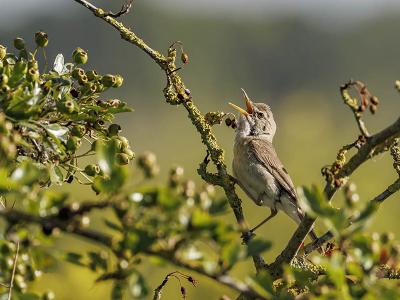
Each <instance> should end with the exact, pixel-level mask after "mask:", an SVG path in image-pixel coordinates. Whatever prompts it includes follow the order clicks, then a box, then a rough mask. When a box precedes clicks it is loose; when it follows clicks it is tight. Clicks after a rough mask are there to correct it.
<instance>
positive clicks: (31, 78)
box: [26, 68, 39, 81]
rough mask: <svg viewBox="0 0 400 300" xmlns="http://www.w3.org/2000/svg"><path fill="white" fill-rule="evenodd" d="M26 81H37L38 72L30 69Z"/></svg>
mask: <svg viewBox="0 0 400 300" xmlns="http://www.w3.org/2000/svg"><path fill="white" fill-rule="evenodd" d="M26 78H27V79H28V81H37V80H38V79H39V72H38V70H37V69H34V68H30V69H29V70H28V72H27V73H26Z"/></svg>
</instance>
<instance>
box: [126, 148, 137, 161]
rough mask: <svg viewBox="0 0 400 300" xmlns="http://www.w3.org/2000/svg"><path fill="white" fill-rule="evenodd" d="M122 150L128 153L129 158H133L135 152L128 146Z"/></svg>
mask: <svg viewBox="0 0 400 300" xmlns="http://www.w3.org/2000/svg"><path fill="white" fill-rule="evenodd" d="M123 151H124V153H125V154H126V155H128V157H129V159H134V158H135V153H134V152H133V151H132V150H131V149H130V148H124V149H123Z"/></svg>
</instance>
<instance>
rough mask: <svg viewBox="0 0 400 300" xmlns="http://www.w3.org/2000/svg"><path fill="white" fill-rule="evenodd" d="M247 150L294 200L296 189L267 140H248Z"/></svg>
mask: <svg viewBox="0 0 400 300" xmlns="http://www.w3.org/2000/svg"><path fill="white" fill-rule="evenodd" d="M249 151H250V154H251V155H253V156H254V157H255V158H256V159H257V160H258V161H259V162H260V163H261V164H263V165H264V166H265V168H267V170H268V171H269V172H270V173H271V174H272V176H274V178H275V179H276V181H277V182H278V184H279V185H280V186H281V187H282V188H283V189H284V190H285V191H286V192H287V194H288V195H289V196H290V198H292V199H291V200H292V201H294V202H296V199H297V195H296V191H295V188H294V185H293V182H292V179H291V178H290V176H289V174H288V172H287V171H286V169H285V168H284V166H283V164H282V163H281V161H280V160H279V158H278V155H277V154H276V152H275V149H274V147H273V145H272V143H270V142H269V141H266V140H262V139H252V140H250V141H249Z"/></svg>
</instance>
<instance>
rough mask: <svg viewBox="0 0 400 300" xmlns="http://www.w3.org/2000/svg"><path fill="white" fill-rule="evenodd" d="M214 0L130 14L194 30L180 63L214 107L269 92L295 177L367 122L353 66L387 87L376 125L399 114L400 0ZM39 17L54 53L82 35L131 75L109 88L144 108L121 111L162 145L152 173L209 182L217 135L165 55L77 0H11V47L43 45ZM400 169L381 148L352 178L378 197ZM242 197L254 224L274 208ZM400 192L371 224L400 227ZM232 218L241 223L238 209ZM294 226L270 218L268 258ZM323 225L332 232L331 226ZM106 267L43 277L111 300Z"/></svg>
mask: <svg viewBox="0 0 400 300" xmlns="http://www.w3.org/2000/svg"><path fill="white" fill-rule="evenodd" d="M214 2H216V1H214ZM214 2H212V1H200V3H197V2H194V1H183V0H171V1H168V0H162V1H161V0H158V1H157V0H151V1H150V0H149V1H140V0H137V1H135V4H134V8H133V10H132V11H131V13H130V14H129V15H127V16H124V17H122V18H121V20H122V21H123V22H124V23H125V24H126V25H128V26H130V27H131V28H133V29H134V31H135V32H136V33H137V34H139V35H140V36H141V37H143V38H144V39H145V40H146V41H147V42H148V43H149V44H150V45H151V46H152V47H154V48H155V49H159V50H163V51H164V52H165V51H166V49H167V48H168V46H169V45H170V44H171V43H172V42H174V41H176V40H180V41H182V42H183V44H184V49H185V51H186V52H187V53H188V54H189V57H190V63H189V64H188V65H187V66H185V67H184V68H183V69H182V70H181V71H179V72H180V73H181V75H182V76H183V78H184V80H185V82H186V84H187V86H188V87H189V88H190V90H191V92H192V94H193V97H194V101H195V102H196V103H197V104H198V106H199V107H200V109H201V110H202V112H204V113H205V112H207V111H217V110H219V111H226V112H228V111H230V108H229V107H228V105H227V102H228V101H232V102H235V103H237V104H239V103H242V102H241V92H240V88H241V87H243V88H245V89H246V90H247V92H248V94H249V95H250V97H252V98H253V100H255V101H260V102H266V103H268V104H270V106H271V107H272V110H273V112H274V115H275V119H276V121H277V123H278V131H277V135H276V138H275V145H276V148H277V151H278V153H279V155H280V157H281V160H282V161H283V162H284V164H285V165H286V168H287V169H288V170H289V172H290V174H291V176H292V178H293V181H294V182H295V184H296V185H298V186H300V185H310V184H312V183H317V184H319V185H320V186H322V185H323V179H322V177H321V175H320V169H321V167H322V166H324V165H326V164H329V163H331V162H332V161H333V160H334V159H335V155H336V153H337V150H338V149H339V148H340V147H341V146H342V145H344V144H346V143H349V142H352V141H353V140H354V139H355V137H356V136H357V135H358V131H357V127H356V125H355V123H354V121H353V119H352V114H351V112H350V111H349V110H348V109H347V108H346V107H345V106H344V105H343V104H342V101H341V98H340V96H339V86H340V85H341V84H342V83H344V82H345V81H347V80H348V79H350V78H353V79H358V80H362V81H364V82H365V83H367V86H368V88H369V90H370V91H371V92H372V93H373V94H374V95H376V96H378V98H379V99H380V100H381V105H380V107H379V110H378V113H377V115H376V116H374V117H370V116H368V117H367V118H366V120H367V124H368V127H369V129H370V131H371V132H374V131H376V130H379V128H381V127H383V126H385V125H388V124H390V123H391V122H393V121H394V120H395V119H396V118H397V117H398V115H399V111H400V95H398V93H397V92H396V90H395V89H394V88H393V87H394V81H395V80H396V79H400V59H399V57H400V56H399V54H400V40H399V38H398V32H399V28H400V18H399V16H400V5H399V4H397V3H396V1H389V0H388V1H380V4H379V5H378V4H377V3H376V1H358V0H351V1H320V2H321V3H320V2H318V1H313V0H307V1H299V3H300V2H301V4H299V3H297V2H296V1H278V0H275V1H273V0H270V1H256V0H253V1H239V0H237V1H219V2H218V3H214ZM322 2H323V4H322ZM95 3H96V5H99V6H102V7H107V8H110V9H114V10H117V9H118V7H119V5H120V1H95ZM37 30H44V31H46V32H47V33H48V34H49V36H50V41H51V42H50V45H49V47H48V49H47V56H48V57H49V60H50V61H51V62H52V61H53V60H54V58H55V56H56V54H57V53H63V54H64V55H65V56H66V57H70V55H71V53H72V51H73V49H74V48H75V47H77V46H80V47H82V48H84V49H87V50H88V52H89V65H88V68H90V67H93V68H96V69H97V70H98V71H99V72H100V73H120V74H122V75H123V76H124V78H125V84H124V86H123V87H122V88H120V89H118V91H110V92H109V96H110V97H113V98H121V99H124V100H126V101H127V102H128V103H129V104H130V105H131V107H133V108H134V109H135V111H134V112H133V113H128V114H124V115H121V116H119V119H118V120H117V122H118V123H120V124H121V125H122V127H123V135H125V136H127V137H128V138H129V139H130V141H131V145H132V146H133V149H134V150H135V152H136V153H141V152H143V151H145V150H151V151H153V152H154V153H156V155H157V156H158V160H159V163H160V165H161V168H162V172H161V174H160V175H159V176H158V178H157V179H156V180H155V181H154V182H153V183H155V184H158V183H162V182H163V181H164V180H165V179H166V178H167V174H168V169H169V167H171V166H173V165H181V166H183V167H184V168H185V170H186V176H188V177H192V178H194V179H195V181H196V182H197V183H198V184H202V183H201V181H200V179H199V177H198V176H197V174H196V171H195V170H196V168H197V166H198V163H199V162H200V161H201V160H202V159H203V158H204V155H205V151H204V147H203V146H202V144H201V143H200V139H199V136H198V134H197V132H196V131H195V130H194V128H193V127H192V125H191V124H190V122H189V121H188V119H187V118H186V112H185V111H184V109H183V108H181V107H173V106H170V105H167V104H165V102H164V99H163V95H162V89H163V88H164V86H165V78H164V74H163V73H162V72H160V69H159V67H158V66H157V65H156V64H155V63H153V62H152V61H151V60H150V59H149V58H148V57H147V56H146V55H145V54H144V53H142V52H141V51H139V50H138V49H136V48H135V47H133V46H132V45H130V44H128V43H126V42H124V41H122V40H121V39H120V37H119V35H118V34H117V32H116V31H114V30H113V29H112V28H111V27H110V26H108V25H107V24H105V23H104V22H102V21H101V20H98V19H96V18H95V17H93V16H92V14H91V13H89V12H88V11H87V10H86V9H84V8H83V7H81V6H79V5H77V4H76V3H75V2H74V1H72V0H70V1H50V0H41V1H39V0H35V1H32V0H30V1H15V0H2V1H1V3H0V43H1V44H5V45H7V46H10V47H11V44H12V40H13V38H14V37H16V36H22V37H23V38H25V39H26V40H27V41H29V42H30V43H31V45H33V42H32V36H33V34H34V32H36V31H37ZM214 128H215V131H216V134H217V136H218V139H219V141H220V144H221V145H222V146H223V147H224V149H226V160H227V162H229V164H230V161H231V158H232V152H231V148H232V143H233V131H232V130H230V129H228V128H227V127H226V126H216V127H214ZM132 176H133V179H132V181H135V179H134V178H135V176H136V178H138V177H139V176H140V175H139V174H137V172H136V171H135V170H134V167H132ZM394 178H395V174H394V171H393V170H392V168H391V161H390V157H388V156H387V155H385V156H379V157H376V158H374V160H373V161H371V162H369V163H368V164H366V165H365V166H363V167H362V168H361V169H360V170H359V171H357V172H356V173H355V174H354V176H353V178H352V179H353V181H354V182H355V183H356V184H357V186H358V191H359V194H360V197H361V201H367V200H369V199H371V198H372V197H373V196H374V195H376V194H377V193H378V192H379V191H381V190H383V189H384V188H385V187H386V186H387V185H389V184H390V183H391V182H392V181H393V179H394ZM82 189H84V188H82V186H79V190H78V189H77V188H76V187H75V188H74V187H72V188H71V187H70V186H69V187H67V188H66V190H68V191H70V192H71V193H72V195H73V198H74V199H75V200H85V199H90V197H92V196H94V194H93V193H92V192H91V191H90V190H89V189H87V190H86V189H84V190H82ZM241 196H242V197H243V199H244V200H245V201H244V209H245V213H246V216H247V219H248V220H250V223H251V225H254V224H255V223H258V221H259V220H261V219H262V218H264V217H265V216H266V214H267V213H269V212H268V211H267V210H266V209H262V208H259V207H256V206H254V205H253V204H252V203H250V202H249V201H248V200H247V199H246V197H245V196H244V195H243V194H242V193H241ZM339 198H340V194H338V195H337V198H336V199H339ZM399 201H400V196H398V195H396V196H394V197H392V198H390V199H389V200H388V201H387V202H386V203H385V204H384V206H383V207H382V208H381V210H380V211H379V213H378V216H377V217H376V218H375V219H374V220H373V223H372V224H371V227H370V230H371V231H392V232H394V233H395V234H396V235H397V236H399V234H400V227H399V226H398V208H399V203H398V202H399ZM334 203H335V202H334ZM336 203H337V204H338V203H340V202H339V201H337V200H336ZM227 220H229V221H230V222H233V216H231V215H229V216H227ZM294 229H295V225H294V224H293V223H292V221H291V220H289V219H288V218H287V217H286V216H284V215H282V214H279V215H278V217H277V218H275V219H273V220H272V221H271V222H269V223H268V224H267V225H265V226H264V227H262V228H261V229H260V231H259V232H258V234H259V235H261V236H263V237H265V238H266V239H270V240H272V241H273V243H274V247H273V250H272V251H270V252H268V253H267V254H266V257H267V259H268V258H270V259H271V258H272V257H273V256H274V255H275V254H277V253H278V251H279V250H280V249H281V247H282V246H283V245H284V243H285V242H286V241H287V239H288V238H289V236H290V235H291V233H292V232H293V230H294ZM318 230H319V233H322V230H323V226H321V225H320V227H319V228H318ZM87 247H89V245H88V244H87V243H86V242H85V241H82V240H77V239H75V238H73V237H65V236H61V237H60V238H59V239H58V241H57V244H56V245H51V246H49V249H50V250H52V251H53V250H54V252H57V250H58V249H67V250H69V251H73V250H81V249H85V248H87ZM174 269H176V268H174V267H167V268H159V267H154V266H150V265H149V266H147V267H146V268H144V270H143V271H144V274H145V275H146V277H147V278H149V280H150V281H149V283H150V286H151V288H154V287H155V286H157V285H158V284H159V283H161V281H162V279H163V277H164V276H165V275H166V274H167V273H168V272H169V271H171V270H174ZM252 271H253V267H252V265H251V264H247V263H243V264H242V265H240V266H239V267H238V268H237V270H236V271H235V273H236V275H237V276H238V277H239V278H244V277H245V275H246V274H247V273H250V272H252ZM95 277H96V275H95V274H91V273H89V272H88V271H86V270H82V269H80V268H78V267H74V266H71V265H67V264H59V266H58V268H57V269H56V270H54V272H53V273H48V274H45V275H44V276H43V278H42V279H41V280H40V282H39V283H38V284H37V286H35V288H36V289H40V290H43V289H52V290H54V291H55V292H56V295H57V299H72V298H73V299H75V300H80V299H108V297H109V288H110V287H109V286H107V284H94V283H93V280H94V279H95ZM196 278H197V279H198V280H199V281H200V285H199V287H197V288H196V289H193V288H190V289H189V290H188V295H189V299H204V298H205V297H206V296H207V297H209V298H210V299H217V298H218V297H219V296H221V295H222V294H227V295H229V296H231V297H233V296H234V293H232V291H230V290H228V289H225V288H222V289H221V288H220V287H219V286H217V285H215V284H212V283H211V282H210V281H209V280H208V279H206V278H202V277H199V276H196ZM164 295H165V299H176V298H177V295H179V291H178V286H177V284H175V283H174V282H171V283H170V284H169V285H168V286H167V287H166V289H165V292H164Z"/></svg>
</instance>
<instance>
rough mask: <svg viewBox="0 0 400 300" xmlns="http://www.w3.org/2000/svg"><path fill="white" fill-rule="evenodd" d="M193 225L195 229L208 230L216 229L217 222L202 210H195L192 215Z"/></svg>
mask: <svg viewBox="0 0 400 300" xmlns="http://www.w3.org/2000/svg"><path fill="white" fill-rule="evenodd" d="M192 225H193V227H195V228H199V229H207V228H211V227H214V225H215V222H214V221H213V219H212V218H211V216H210V214H209V213H207V212H205V211H202V210H200V209H198V208H197V209H195V210H194V211H193V214H192Z"/></svg>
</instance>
